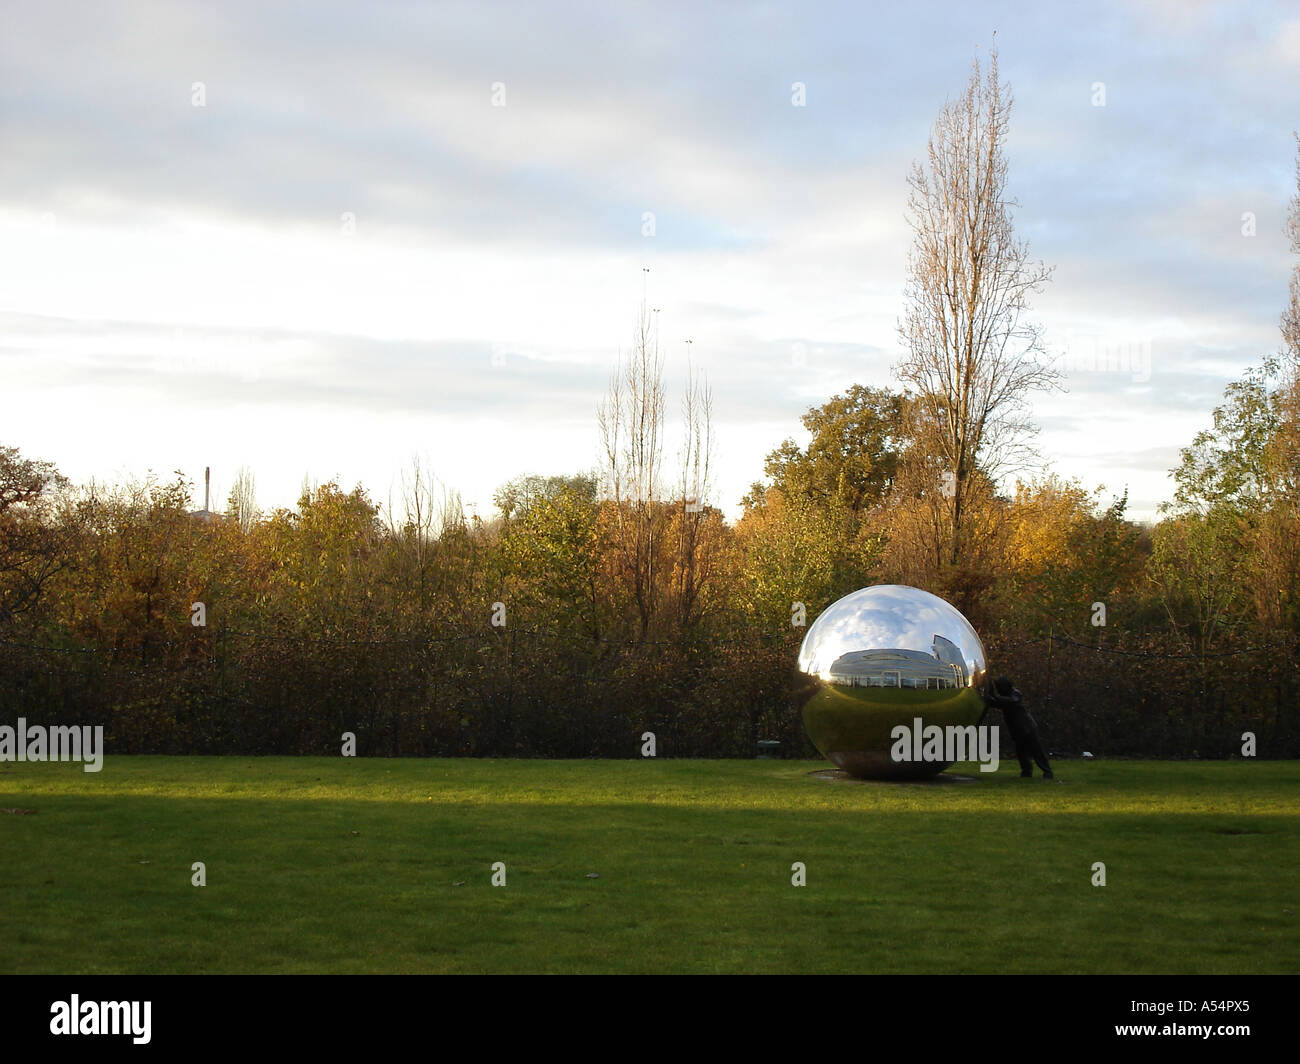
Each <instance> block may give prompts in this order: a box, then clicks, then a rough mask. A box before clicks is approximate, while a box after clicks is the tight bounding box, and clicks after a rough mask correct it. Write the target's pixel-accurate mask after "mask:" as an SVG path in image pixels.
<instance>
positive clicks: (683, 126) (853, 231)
mask: <svg viewBox="0 0 1300 1064" xmlns="http://www.w3.org/2000/svg"><path fill="white" fill-rule="evenodd" d="M995 30H996V31H997V45H998V50H999V55H1000V66H1001V73H1002V76H1003V79H1004V80H1005V81H1007V82H1008V83H1009V84H1010V86H1011V89H1012V92H1013V94H1014V97H1015V107H1014V110H1013V112H1012V118H1011V130H1010V135H1009V138H1008V144H1007V153H1008V158H1009V162H1010V182H1009V184H1010V191H1011V193H1012V194H1013V195H1014V196H1015V198H1016V199H1017V201H1018V203H1019V207H1018V208H1017V209H1016V210H1015V212H1014V217H1015V224H1016V230H1017V233H1018V235H1019V236H1021V237H1023V238H1025V239H1026V240H1028V242H1029V246H1030V251H1031V253H1032V254H1033V255H1034V257H1036V258H1040V259H1043V260H1044V261H1046V262H1047V263H1048V264H1050V265H1054V266H1055V275H1054V278H1053V281H1052V283H1051V284H1050V286H1049V287H1048V289H1047V290H1046V291H1045V292H1044V293H1043V294H1042V295H1040V296H1038V297H1036V299H1035V302H1034V305H1033V318H1034V320H1036V321H1038V322H1039V323H1040V324H1041V325H1042V326H1043V328H1044V330H1045V336H1046V340H1047V343H1048V345H1049V348H1050V349H1051V350H1052V351H1054V352H1056V353H1058V354H1061V355H1063V356H1064V362H1063V365H1064V366H1065V368H1066V369H1067V370H1069V372H1068V376H1067V385H1068V388H1069V391H1068V393H1062V394H1056V395H1051V396H1044V397H1040V398H1038V399H1036V400H1035V402H1034V411H1035V416H1036V419H1037V421H1038V423H1039V424H1040V425H1041V426H1042V435H1041V437H1040V440H1039V444H1040V448H1041V451H1042V454H1043V456H1044V461H1045V468H1050V469H1051V470H1054V471H1055V472H1057V473H1059V474H1061V475H1063V476H1066V477H1072V476H1077V477H1079V478H1080V479H1081V480H1083V482H1084V483H1085V484H1086V485H1088V486H1089V487H1093V486H1096V485H1098V484H1105V485H1106V486H1107V488H1108V489H1109V490H1110V491H1112V492H1118V491H1121V490H1123V489H1124V488H1125V487H1127V488H1128V489H1129V492H1130V513H1131V514H1132V515H1134V516H1137V517H1139V518H1150V517H1152V516H1154V511H1155V507H1156V506H1157V505H1158V504H1159V503H1160V502H1161V501H1163V500H1165V499H1167V498H1169V496H1170V495H1171V494H1172V491H1171V482H1170V478H1169V476H1168V470H1169V469H1170V468H1171V467H1172V466H1173V465H1174V464H1175V463H1176V461H1177V452H1178V448H1179V447H1180V446H1182V445H1185V444H1186V443H1188V442H1190V440H1191V438H1192V436H1193V435H1194V434H1195V433H1196V432H1197V431H1198V430H1199V429H1200V428H1203V427H1205V426H1207V425H1208V424H1209V417H1210V411H1211V410H1212V408H1213V407H1214V405H1215V404H1216V402H1218V400H1219V398H1220V397H1221V394H1222V391H1223V387H1224V385H1225V384H1226V383H1227V382H1228V381H1229V380H1231V379H1232V378H1234V377H1237V376H1239V375H1240V374H1241V372H1242V371H1243V370H1245V369H1246V368H1247V367H1248V366H1250V365H1252V364H1255V363H1257V362H1258V361H1259V359H1260V358H1261V357H1262V356H1263V355H1264V354H1266V353H1268V352H1270V351H1274V350H1276V349H1277V347H1278V346H1279V342H1280V339H1279V331H1278V318H1279V315H1280V313H1281V310H1282V307H1283V303H1284V300H1285V295H1286V287H1287V279H1288V276H1289V271H1290V269H1291V268H1292V265H1293V264H1294V263H1295V261H1296V259H1295V256H1293V255H1291V254H1289V251H1288V247H1287V241H1286V237H1285V234H1284V231H1283V225H1284V220H1285V216H1286V211H1287V205H1288V200H1289V198H1290V197H1291V196H1292V195H1293V194H1294V193H1295V151H1296V146H1295V141H1294V139H1293V135H1292V131H1293V130H1295V129H1297V128H1300V8H1297V6H1296V5H1295V4H1294V3H1290V2H1279V3H1276V4H1270V3H1267V2H1252V3H1249V4H1223V5H1219V4H1210V3H1194V2H1190V0H1177V2H1175V0H1168V2H1146V3H1131V2H1124V3H1105V2H1091V0H1090V2H1087V3H1079V4H1044V3H1034V2H1029V3H970V4H962V5H954V4H950V3H935V4H931V3H925V2H909V3H907V4H901V5H900V4H896V3H888V4H880V5H867V4H853V3H844V4H821V5H818V4H809V3H782V4H753V5H748V4H714V5H707V4H697V3H684V4H680V5H672V4H654V5H644V6H643V5H631V4H608V5H603V4H590V3H539V2H528V3H520V4H505V3H466V4H444V3H431V4H414V3H410V4H405V3H403V4H376V3H365V4H360V3H347V4H341V3H323V2H316V3H304V4H274V3H249V4H241V3H212V4H203V5H198V4H184V3H174V2H171V3H159V4H152V3H85V4H73V5H70V4H62V3H52V2H49V0H41V2H36V3H15V2H13V0H6V3H5V4H4V7H3V10H2V11H0V394H2V395H3V400H4V401H3V406H2V407H0V411H2V414H0V417H2V418H3V421H0V444H4V445H10V446H17V447H19V448H20V449H21V450H22V451H23V453H24V454H25V455H27V456H30V457H39V458H46V459H51V460H53V461H55V462H56V463H57V464H58V465H59V467H60V468H61V469H62V470H63V472H65V473H66V474H67V475H69V476H70V477H72V478H73V479H74V480H77V481H83V482H84V481H86V480H88V479H89V478H91V477H94V478H96V479H100V480H110V481H113V480H122V479H124V478H127V477H130V476H143V475H144V473H145V471H146V470H148V469H152V470H154V471H156V472H158V473H160V474H163V475H167V474H169V473H170V472H171V471H172V470H175V469H180V470H182V471H184V472H185V473H186V474H187V475H188V476H190V477H192V478H193V479H194V480H195V481H196V483H197V485H198V493H199V495H200V496H201V492H202V476H203V467H204V466H205V465H210V466H211V467H212V469H213V481H214V487H215V488H216V490H217V491H218V492H219V493H220V498H219V501H220V502H221V503H223V504H224V498H225V492H226V491H228V489H229V487H230V484H231V481H232V480H233V478H234V476H235V473H236V471H237V470H238V468H239V467H240V466H248V467H250V468H251V469H252V470H253V472H254V474H255V476H256V479H257V494H258V502H259V503H260V504H261V505H262V507H263V508H271V507H274V506H282V505H283V506H288V505H292V503H293V502H294V500H295V499H296V496H297V494H298V491H299V489H300V487H301V485H302V483H303V479H304V477H305V476H306V477H308V478H310V479H311V480H313V481H317V482H324V481H326V480H328V479H330V478H333V477H337V478H339V480H340V481H341V483H342V484H343V486H344V487H345V488H350V487H351V486H352V485H353V484H355V483H357V482H361V483H363V484H364V485H365V486H366V487H367V488H368V489H369V490H370V491H371V493H372V495H373V496H374V497H376V498H377V499H378V500H380V501H385V500H386V499H387V498H388V496H389V493H390V491H393V492H394V493H396V492H397V491H398V490H400V476H401V472H402V470H403V469H404V468H407V467H409V464H410V459H411V457H412V455H416V454H418V455H420V456H422V458H423V460H424V462H425V464H426V465H428V466H429V467H431V468H432V469H433V471H434V472H435V473H436V475H437V476H438V477H439V479H440V480H442V481H443V482H444V483H445V484H447V485H448V486H450V487H452V488H454V489H457V490H459V491H460V492H461V493H462V495H463V496H464V498H465V501H466V503H467V504H468V505H469V506H470V507H471V508H472V509H475V510H477V511H478V512H479V513H481V514H483V515H484V516H488V515H489V513H490V511H491V509H492V503H491V499H492V493H493V491H494V490H495V489H496V487H497V486H498V485H500V484H501V483H502V482H504V481H505V480H507V479H509V478H510V477H512V476H515V475H517V474H521V473H543V474H555V473H573V472H577V471H580V470H584V469H589V468H591V467H592V466H594V464H595V463H596V460H597V448H598V437H597V431H596V420H595V414H596V406H597V403H598V402H599V400H600V399H601V396H602V394H603V393H604V391H605V389H606V387H607V384H608V380H609V375H610V372H611V370H612V368H613V366H614V364H615V360H616V358H617V357H618V355H619V352H620V349H621V350H623V351H626V350H627V349H628V347H629V346H630V342H631V337H632V330H633V326H634V324H635V319H636V315H637V309H638V306H639V304H640V302H641V299H642V293H643V286H644V289H645V292H646V294H647V298H648V302H649V305H650V306H652V307H655V308H659V312H658V320H659V325H660V334H661V346H662V349H663V352H664V354H665V358H666V362H667V377H668V380H667V383H668V387H669V410H670V412H672V413H675V412H676V410H677V404H678V402H679V397H680V394H681V385H682V383H683V380H684V377H685V368H686V364H687V359H688V356H689V358H690V360H691V362H692V363H693V364H694V365H695V366H696V367H698V368H699V369H701V370H703V371H704V372H705V373H706V374H707V376H708V380H709V383H710V384H711V386H712V389H713V398H714V419H715V429H716V434H717V447H718V452H717V460H718V468H719V476H718V481H717V487H716V490H715V491H714V493H713V498H712V501H713V502H714V503H716V504H717V505H720V506H721V507H722V508H723V509H724V510H725V511H726V512H727V513H728V515H729V516H732V517H734V516H735V515H736V514H737V513H738V512H739V507H738V502H739V500H740V498H741V496H742V495H743V494H744V492H745V490H746V489H747V487H748V485H749V483H750V482H751V481H753V480H755V479H758V478H759V477H760V476H761V474H762V464H763V458H764V456H765V455H766V454H767V452H768V451H770V450H771V449H773V448H774V447H776V446H777V445H778V444H779V443H780V442H781V440H782V439H784V438H785V437H787V436H793V437H795V438H797V439H799V440H800V441H803V440H804V439H806V437H805V436H804V434H803V433H802V431H801V429H800V426H799V421H798V419H799V416H800V415H801V414H802V413H803V412H804V411H805V410H807V409H808V408H809V407H810V406H813V405H818V404H820V403H823V402H825V401H826V400H827V399H828V398H829V397H830V396H831V395H833V394H835V393H837V392H842V391H843V390H844V389H845V388H847V387H848V386H849V385H851V384H854V383H862V384H868V385H874V386H889V385H896V382H895V381H894V379H893V377H892V374H891V366H892V365H893V364H894V363H895V362H896V361H897V359H898V358H899V356H900V353H901V352H900V348H899V341H898V336H897V323H898V320H899V317H900V316H901V314H902V313H903V310H904V302H903V292H904V284H905V273H904V271H905V264H906V258H907V251H908V246H909V235H910V234H909V231H908V229H907V225H906V219H905V213H904V212H905V205H906V199H907V184H906V177H907V173H908V170H909V167H910V165H911V163H912V162H913V160H915V159H917V158H919V157H920V156H921V155H922V154H923V152H924V151H925V145H926V139H927V136H928V134H929V131H930V127H931V125H932V124H933V122H934V119H935V117H936V115H937V113H938V111H939V109H940V108H941V106H942V105H943V103H944V101H945V99H947V98H949V97H951V96H954V95H956V94H957V93H958V92H959V91H960V90H961V89H962V87H963V85H964V84H965V82H966V80H967V78H968V76H969V72H970V65H971V62H972V60H973V59H974V58H975V56H976V55H977V54H978V55H980V56H981V57H983V56H985V55H986V54H987V51H988V47H989V45H990V43H991V41H992V35H993V33H994V31H995ZM796 83H801V84H802V85H803V87H804V88H803V96H804V106H796V105H795V103H796V102H797V100H796V93H797V90H796V89H795V88H794V86H795V84H796ZM1098 83H1100V85H1099V84H1098ZM1103 92H1104V105H1099V101H1100V100H1101V94H1102V93H1103ZM647 212H649V214H651V215H653V235H645V234H646V230H647V229H648V228H649V227H648V225H647ZM1247 212H1251V214H1253V216H1254V235H1253V236H1247V235H1243V229H1248V228H1249V225H1248V223H1247V222H1245V221H1243V216H1244V215H1245V214H1246V213H1247ZM647 267H648V268H649V270H650V272H649V273H648V274H647V273H645V272H644V269H645V268H647ZM688 340H689V341H691V342H690V343H689V344H688V343H687V342H686V341H688ZM1098 353H1099V354H1100V355H1101V356H1102V358H1101V360H1100V361H1101V363H1102V364H1103V365H1106V364H1109V365H1110V368H1109V369H1108V370H1105V371H1098V370H1095V369H1094V370H1089V368H1088V366H1089V362H1090V360H1091V359H1093V358H1095V356H1096V355H1097V354H1098ZM676 447H677V441H676V436H675V434H670V436H669V440H668V445H667V448H666V451H667V454H666V457H667V458H669V459H671V458H672V457H673V455H674V454H675V452H676Z"/></svg>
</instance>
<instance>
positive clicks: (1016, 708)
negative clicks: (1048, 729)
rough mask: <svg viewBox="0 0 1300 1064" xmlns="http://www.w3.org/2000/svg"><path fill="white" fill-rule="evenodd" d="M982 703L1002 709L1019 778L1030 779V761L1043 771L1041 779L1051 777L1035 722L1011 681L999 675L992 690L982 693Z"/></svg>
mask: <svg viewBox="0 0 1300 1064" xmlns="http://www.w3.org/2000/svg"><path fill="white" fill-rule="evenodd" d="M984 702H985V705H987V706H996V707H997V708H998V709H1000V710H1002V719H1003V720H1004V721H1006V722H1007V730H1008V731H1009V732H1011V738H1012V739H1014V740H1015V744H1016V757H1018V758H1019V759H1020V778H1021V779H1030V778H1032V777H1033V775H1034V762H1035V761H1037V762H1038V767H1039V768H1041V769H1042V770H1043V779H1045V780H1050V779H1055V777H1054V776H1053V774H1052V766H1051V765H1050V764H1049V763H1048V761H1047V752H1046V751H1045V750H1044V749H1043V744H1042V741H1041V740H1040V739H1039V738H1038V725H1036V724H1035V723H1034V718H1033V717H1031V716H1030V715H1029V710H1027V709H1025V700H1024V698H1023V697H1022V696H1021V694H1020V692H1019V691H1017V690H1016V688H1015V686H1014V685H1013V684H1012V683H1011V680H1010V679H1009V678H1008V677H1006V676H999V677H998V678H997V680H996V681H995V682H994V684H993V693H992V694H990V695H987V696H985V699H984ZM1031 759H1032V760H1031Z"/></svg>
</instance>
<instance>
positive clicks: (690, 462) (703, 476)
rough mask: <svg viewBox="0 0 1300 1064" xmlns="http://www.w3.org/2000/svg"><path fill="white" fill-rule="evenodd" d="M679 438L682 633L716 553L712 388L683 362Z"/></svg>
mask: <svg viewBox="0 0 1300 1064" xmlns="http://www.w3.org/2000/svg"><path fill="white" fill-rule="evenodd" d="M682 422H683V427H684V428H683V431H684V440H683V443H682V450H681V463H682V464H681V481H680V483H679V495H680V498H679V499H678V501H677V505H678V507H679V511H678V514H677V559H676V563H675V566H674V570H673V597H674V599H675V602H676V611H677V619H678V623H679V624H680V625H681V627H682V629H683V630H684V629H687V628H689V627H691V626H692V625H693V624H694V623H695V622H696V621H697V620H698V619H699V610H700V594H701V592H702V591H703V589H704V587H705V585H706V584H707V583H708V581H709V579H710V578H711V577H712V575H713V569H714V564H713V563H714V562H715V560H716V554H717V551H716V550H714V549H712V548H713V543H714V541H713V539H712V538H711V537H710V536H709V535H708V526H709V524H710V518H711V516H712V514H711V512H710V510H709V507H708V505H707V502H708V497H709V494H710V491H711V489H712V463H713V450H714V442H715V441H714V436H713V390H712V389H711V388H710V387H709V385H708V382H707V381H706V380H704V379H703V377H702V376H697V375H696V374H695V373H694V372H693V371H692V370H691V368H690V365H689V363H688V365H687V370H686V392H685V394H684V395H683V396H682Z"/></svg>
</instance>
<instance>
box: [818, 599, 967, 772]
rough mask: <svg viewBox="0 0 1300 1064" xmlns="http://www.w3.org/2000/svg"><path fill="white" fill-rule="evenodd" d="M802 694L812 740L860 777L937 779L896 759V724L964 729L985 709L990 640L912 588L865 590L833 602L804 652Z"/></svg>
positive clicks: (934, 765)
mask: <svg viewBox="0 0 1300 1064" xmlns="http://www.w3.org/2000/svg"><path fill="white" fill-rule="evenodd" d="M798 669H799V684H798V688H797V700H798V701H799V702H802V703H803V724H804V728H805V730H806V731H807V732H808V737H809V738H810V739H811V740H812V741H813V745H815V746H816V747H817V749H818V750H820V751H821V753H822V755H823V756H824V757H826V758H827V759H828V760H829V761H831V762H832V763H833V764H834V765H835V766H836V767H837V768H841V769H843V770H844V771H846V772H848V773H850V774H851V775H854V776H860V777H865V778H874V779H891V778H892V779H908V778H913V779H914V778H919V777H925V776H933V775H935V774H937V773H939V772H941V771H942V770H943V769H945V768H947V767H948V764H949V762H944V761H928V760H920V759H919V756H918V757H917V758H915V759H912V760H895V757H894V756H892V755H891V751H893V750H895V749H896V744H895V740H894V738H893V737H892V735H891V733H893V731H894V728H895V727H896V726H898V725H904V726H906V727H907V728H908V729H909V730H910V729H914V728H915V727H916V725H915V721H916V720H917V719H918V718H919V719H920V721H921V728H926V727H929V726H930V725H932V724H933V725H938V726H939V727H941V728H947V727H948V726H950V725H955V726H957V727H965V726H968V725H973V724H977V723H978V722H979V720H980V718H981V717H982V716H983V715H984V698H983V691H984V687H985V684H986V682H987V671H988V667H987V664H986V662H985V658H984V645H983V643H981V642H980V637H979V636H978V635H977V634H976V632H975V629H974V628H972V627H971V624H970V622H969V621H967V620H966V618H965V617H963V616H962V615H961V613H960V612H959V611H958V610H957V609H956V608H955V607H953V606H952V605H950V604H949V603H947V602H945V601H944V600H943V599H941V598H939V597H938V596H937V595H932V594H930V592H928V591H922V590H920V589H919V588H915V587H904V586H903V585H901V584H879V585H876V586H875V587H865V588H863V589H862V590H861V591H855V592H853V593H852V594H851V595H845V596H844V598H842V599H840V600H839V601H838V602H836V603H834V604H832V605H831V606H829V607H827V609H826V610H825V612H823V613H822V614H821V616H820V617H818V618H817V620H816V621H814V622H813V625H812V627H811V628H809V629H808V634H807V635H806V636H805V637H804V641H803V646H802V647H801V648H800V650H799V663H798Z"/></svg>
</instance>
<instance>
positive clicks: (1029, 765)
mask: <svg viewBox="0 0 1300 1064" xmlns="http://www.w3.org/2000/svg"><path fill="white" fill-rule="evenodd" d="M1016 757H1017V758H1018V759H1019V760H1020V778H1021V779H1024V778H1026V777H1028V776H1032V775H1033V774H1034V763H1033V761H1032V760H1031V759H1030V751H1029V739H1028V738H1026V737H1025V736H1019V737H1017V738H1016Z"/></svg>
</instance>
